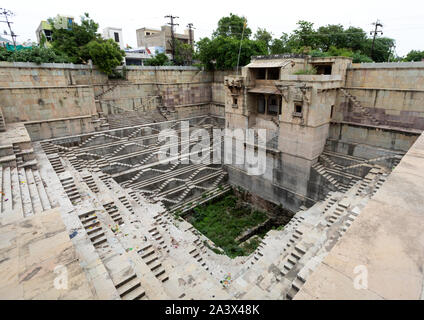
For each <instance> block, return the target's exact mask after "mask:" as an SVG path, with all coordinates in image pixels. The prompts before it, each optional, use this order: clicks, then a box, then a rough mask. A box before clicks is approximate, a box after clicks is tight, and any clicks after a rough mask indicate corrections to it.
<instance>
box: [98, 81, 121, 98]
mask: <svg viewBox="0 0 424 320" xmlns="http://www.w3.org/2000/svg"><path fill="white" fill-rule="evenodd" d="M117 86H118V84H117V83H114V84H112V85H111V86H110V87H109V88H107V89H106V90H105V91H103V92H101V93H99V94H97V95H95V96H94V99H95V100H99V99H100V98H101V97H103V96H104V95H105V94H106V93H108V92H111V91H112V90H114V89H115V88H116V87H117Z"/></svg>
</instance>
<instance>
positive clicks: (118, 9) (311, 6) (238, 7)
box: [0, 0, 424, 55]
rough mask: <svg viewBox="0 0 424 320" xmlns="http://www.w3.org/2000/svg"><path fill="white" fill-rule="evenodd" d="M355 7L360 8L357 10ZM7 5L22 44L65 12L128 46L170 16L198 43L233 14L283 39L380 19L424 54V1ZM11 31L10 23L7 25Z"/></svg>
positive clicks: (20, 0) (402, 43)
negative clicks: (302, 28) (191, 29)
mask: <svg viewBox="0 0 424 320" xmlns="http://www.w3.org/2000/svg"><path fill="white" fill-rule="evenodd" d="M352 4H353V5H354V6H352ZM1 6H2V7H3V8H7V9H9V10H12V11H14V13H15V16H14V17H13V21H14V32H15V33H16V34H18V35H19V37H18V42H23V41H26V40H28V39H31V40H36V36H35V30H36V28H37V26H38V24H39V23H40V21H41V20H45V19H47V18H48V17H53V16H56V15H57V14H58V13H59V14H65V15H71V16H74V17H75V18H76V19H77V20H79V17H80V16H81V14H83V13H84V12H88V13H89V14H90V16H91V17H92V18H93V19H94V20H95V21H96V22H98V23H99V24H100V28H99V31H101V30H102V29H103V28H105V27H120V28H122V29H123V36H124V42H125V43H126V44H128V45H130V46H132V47H135V46H136V45H137V42H136V33H135V30H136V29H138V28H141V27H153V28H159V27H160V26H161V25H164V24H166V23H167V22H168V20H167V19H165V18H164V16H165V15H168V14H172V15H176V16H178V17H179V19H177V20H176V22H177V23H179V26H178V27H177V32H181V33H182V32H183V31H184V28H185V27H186V25H187V24H188V23H190V22H191V23H193V24H194V26H195V28H196V30H195V39H196V40H198V39H199V38H200V37H204V36H210V34H211V33H212V31H213V30H214V29H215V28H216V24H217V21H218V20H219V19H220V18H221V17H223V16H225V15H228V14H229V13H230V12H232V13H234V14H238V15H244V16H246V17H247V19H248V25H249V26H250V28H251V29H252V30H253V31H256V29H257V28H258V27H261V28H265V29H267V30H268V31H270V32H272V33H273V35H274V36H276V37H279V36H280V35H281V33H282V32H287V33H289V32H291V31H292V30H293V29H294V28H296V22H297V21H298V20H307V21H311V22H313V23H314V24H315V26H322V25H326V24H338V23H340V24H342V25H344V26H346V27H347V26H357V27H361V28H363V29H364V30H366V31H367V32H369V31H371V30H372V25H371V23H372V22H373V21H375V20H376V19H380V21H381V22H382V23H383V26H384V27H383V32H384V36H387V37H391V38H394V39H395V40H396V53H397V54H399V55H404V54H406V53H407V52H409V51H410V50H412V49H416V50H424V36H423V34H424V1H422V0H404V1H398V0H384V1H375V0H356V1H349V2H348V1H341V0H338V1H335V0H318V1H317V0H315V1H309V0H308V1H306V0H303V1H282V0H279V1H266V0H262V1H247V0H231V1H229V0H225V1H223V0H212V1H200V0H197V1H195V0H190V1H178V0H175V1H171V0H156V1H155V0H154V1H151V0H148V1H146V0H138V1H128V0H123V1H113V2H112V1H106V0H71V1H69V0H68V1H59V0H37V1H29V0H25V1H24V0H2V3H1ZM2 27H3V28H2V29H0V31H1V32H3V29H6V25H5V24H3V26H2Z"/></svg>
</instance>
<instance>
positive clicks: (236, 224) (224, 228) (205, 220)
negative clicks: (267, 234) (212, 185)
mask: <svg viewBox="0 0 424 320" xmlns="http://www.w3.org/2000/svg"><path fill="white" fill-rule="evenodd" d="M266 219H267V215H266V213H264V212H261V211H258V210H254V209H252V208H251V207H250V206H249V205H247V204H244V203H242V202H240V201H239V200H238V199H237V197H236V196H235V195H234V194H233V193H231V194H229V195H227V196H225V197H224V198H223V199H221V200H219V201H217V202H213V203H208V204H204V205H202V206H199V207H196V208H194V214H193V216H192V217H191V219H190V221H189V222H190V223H191V224H192V225H193V226H194V227H195V228H196V229H197V230H199V231H200V232H201V233H203V234H204V235H205V236H206V237H208V238H209V239H210V240H212V241H213V242H214V243H215V245H216V246H218V247H220V248H222V249H223V250H224V252H225V254H226V255H228V256H229V257H230V258H234V257H236V256H243V255H248V254H249V252H250V251H251V248H253V247H254V246H255V245H256V247H257V245H258V244H259V241H258V242H257V243H256V242H253V243H252V244H251V246H249V248H247V249H246V248H243V247H241V246H240V245H239V244H238V243H237V242H236V241H235V239H236V238H237V237H238V236H239V235H241V234H242V233H243V232H244V231H245V230H247V229H249V228H252V227H254V226H257V225H258V224H260V223H263V222H264V221H265V220H266ZM256 247H255V249H256ZM255 249H253V251H254V250H255Z"/></svg>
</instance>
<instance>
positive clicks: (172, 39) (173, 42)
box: [165, 14, 179, 63]
mask: <svg viewBox="0 0 424 320" xmlns="http://www.w3.org/2000/svg"><path fill="white" fill-rule="evenodd" d="M165 18H169V19H170V22H169V23H167V24H169V25H170V26H171V41H172V44H171V49H172V61H173V62H174V63H175V35H174V26H178V25H179V24H178V23H174V19H178V18H179V17H177V16H173V15H172V14H170V15H167V16H165ZM165 51H166V48H165Z"/></svg>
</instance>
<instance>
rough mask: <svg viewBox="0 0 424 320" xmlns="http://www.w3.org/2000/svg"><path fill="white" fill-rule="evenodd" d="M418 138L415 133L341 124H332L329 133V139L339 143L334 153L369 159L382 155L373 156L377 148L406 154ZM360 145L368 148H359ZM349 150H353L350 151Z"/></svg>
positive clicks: (334, 148) (333, 148)
mask: <svg viewBox="0 0 424 320" xmlns="http://www.w3.org/2000/svg"><path fill="white" fill-rule="evenodd" d="M417 137H418V133H413V132H410V133H408V132H405V131H400V130H391V129H381V128H373V127H364V126H361V125H352V124H340V123H332V124H331V126H330V132H329V139H330V140H334V141H337V147H332V148H331V149H332V150H333V151H336V152H340V153H345V154H350V155H353V156H358V157H362V158H367V159H371V158H375V157H378V156H379V155H380V154H378V153H377V154H375V153H374V154H373V152H376V150H378V149H376V147H377V148H378V147H380V148H384V149H389V150H395V151H405V152H406V151H408V150H409V148H410V147H411V146H412V144H413V143H414V142H415V140H416V139H417ZM359 145H362V146H368V147H367V148H365V149H364V148H359V147H358V146H359ZM349 148H351V149H352V150H349V151H348V150H347V149H349Z"/></svg>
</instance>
